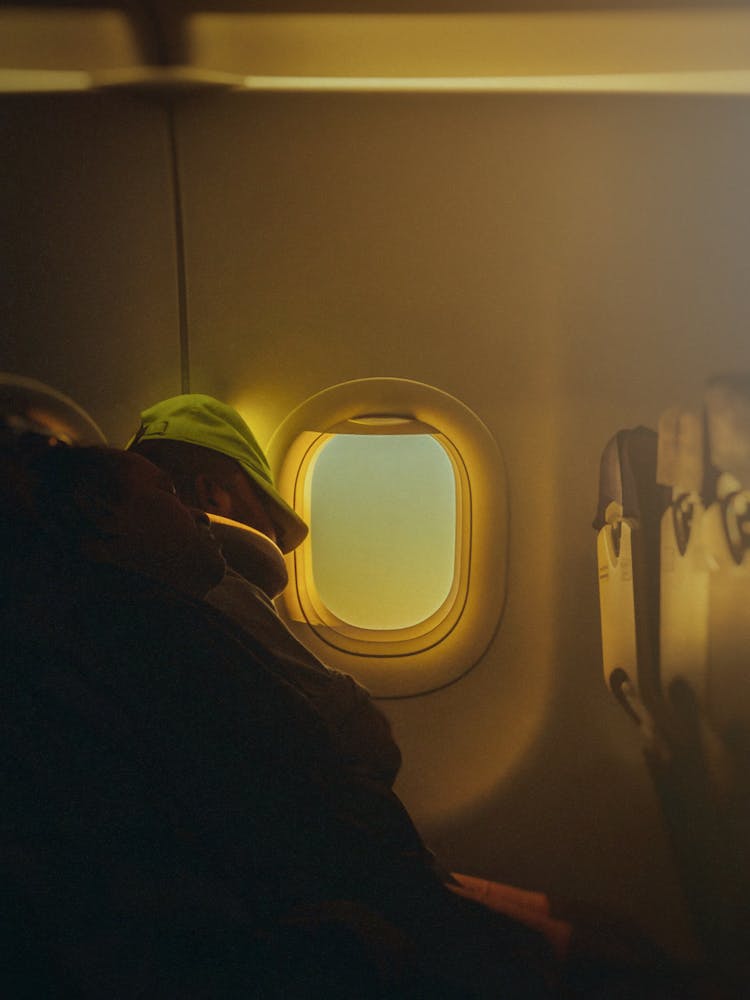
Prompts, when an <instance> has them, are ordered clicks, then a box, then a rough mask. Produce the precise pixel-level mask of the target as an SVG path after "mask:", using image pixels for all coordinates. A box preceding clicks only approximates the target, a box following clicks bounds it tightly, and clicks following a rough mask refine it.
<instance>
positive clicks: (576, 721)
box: [0, 94, 750, 946]
mask: <svg viewBox="0 0 750 1000" xmlns="http://www.w3.org/2000/svg"><path fill="white" fill-rule="evenodd" d="M0 118H1V120H2V134H3V144H4V149H5V150H6V151H7V150H9V149H10V150H12V157H11V158H10V163H9V164H8V163H7V161H8V157H7V156H6V164H7V165H6V168H5V169H6V170H8V171H9V174H10V178H11V180H10V183H8V181H7V179H6V181H4V184H3V186H2V190H0V199H1V200H2V212H3V219H9V220H10V221H9V223H4V226H3V229H4V232H3V241H2V243H3V250H2V253H3V255H4V257H6V256H7V257H8V258H9V259H10V262H11V263H10V265H8V264H7V263H6V262H5V260H4V261H3V264H4V270H5V275H6V278H5V279H4V280H7V276H8V274H10V276H11V282H12V284H11V290H10V293H9V294H8V293H6V294H5V298H4V301H5V303H6V308H5V312H6V315H5V318H4V333H3V346H2V355H1V357H0V362H1V363H0V367H3V368H10V369H16V370H22V371H24V372H25V373H26V374H28V375H32V376H35V377H38V378H42V379H45V380H47V381H50V382H52V383H53V384H55V385H56V386H57V387H59V388H60V389H62V390H64V391H65V392H68V393H69V394H71V395H72V396H74V397H75V398H76V399H77V400H78V401H79V402H80V403H81V404H82V405H84V406H85V407H87V408H89V409H90V410H91V412H92V414H93V416H94V417H95V418H96V419H97V421H98V422H99V423H100V424H101V425H102V427H103V428H104V430H105V432H107V433H108V434H109V435H110V436H111V439H112V440H113V441H115V442H122V441H124V440H125V438H126V437H127V435H128V434H129V432H130V431H131V430H132V427H133V425H134V422H135V420H136V417H137V410H138V409H139V407H140V406H141V405H145V404H148V403H151V402H153V401H154V400H155V399H157V398H159V397H161V396H164V395H168V394H172V393H174V392H178V391H179V390H180V364H181V357H180V336H179V333H180V328H179V310H178V282H177V274H176V267H175V245H176V244H175V230H174V218H173V214H172V208H173V193H174V192H173V187H172V178H171V174H170V161H169V147H168V136H169V130H168V125H167V116H166V112H165V111H164V110H163V108H162V107H161V106H160V105H158V104H155V103H154V104H152V103H149V102H148V101H146V100H140V99H135V98H124V97H116V96H86V95H82V96H78V97H67V98H64V97H42V96H39V97H34V98H23V99H18V98H7V97H6V98H3V99H2V103H1V104H0ZM175 123H176V136H177V143H178V158H179V166H180V182H181V189H182V205H183V213H184V214H183V222H184V236H185V246H186V275H187V285H186V291H187V300H186V301H187V313H186V315H185V319H186V321H187V328H188V330H189V363H190V364H189V373H190V380H191V386H192V388H193V389H194V390H196V391H206V392H210V393H214V394H216V395H219V396H221V397H223V398H225V399H227V400H228V401H230V402H233V403H234V404H235V405H237V406H238V407H239V408H240V409H241V410H242V412H243V413H244V415H245V416H246V417H247V418H248V420H249V421H250V422H251V423H252V424H253V425H254V426H255V427H256V428H257V431H258V435H259V437H260V439H261V440H263V441H267V440H268V439H269V438H270V436H271V434H272V432H273V430H274V429H275V427H276V426H277V425H278V424H279V423H281V421H282V420H283V419H284V418H285V416H286V415H287V414H288V413H289V412H290V411H291V410H292V409H293V408H294V407H295V406H296V405H297V404H299V403H300V402H302V401H303V400H304V399H306V398H308V397H309V396H311V395H312V394H314V393H315V392H318V391H319V390H321V389H323V388H325V387H327V386H330V385H333V384H336V383H339V382H343V381H346V380H349V379H356V378H363V377H368V376H373V375H389V376H397V377H402V378H410V379H415V380H418V381H423V382H427V383H429V384H431V385H434V386H436V387H438V388H440V389H442V390H444V391H446V392H449V393H451V394H452V395H454V396H456V397H457V398H458V399H460V400H462V401H463V402H465V403H466V404H467V405H468V406H470V407H471V408H472V409H473V410H474V411H475V412H476V413H477V414H478V415H479V416H480V418H481V419H482V420H483V421H484V422H485V423H486V425H487V426H488V428H489V429H490V431H491V433H492V434H493V436H494V437H495V438H496V440H497V442H498V443H499V445H500V447H501V449H502V452H503V455H504V457H505V460H506V463H507V469H508V481H509V490H510V519H511V520H510V525H511V527H510V554H509V566H508V572H509V576H508V598H507V605H506V609H505V614H504V617H503V622H502V627H501V629H500V631H499V632H498V634H497V635H496V637H495V639H494V641H493V643H492V644H491V645H490V647H489V649H488V651H487V653H486V655H485V656H484V658H483V659H482V661H481V662H480V663H479V664H478V665H477V666H476V667H475V668H474V669H473V670H472V671H471V672H470V673H469V674H468V675H467V676H466V677H464V678H463V679H462V680H461V681H460V682H458V683H457V684H454V685H453V686H451V687H448V688H446V689H444V690H442V691H439V692H436V693H434V694H430V695H427V696H424V697H417V698H413V699H405V700H401V701H391V702H388V703H386V704H385V708H386V711H387V712H388V714H389V715H390V717H391V718H392V720H393V724H394V727H395V730H396V734H397V736H398V739H399V741H400V743H401V745H402V747H403V751H404V760H405V763H404V768H403V774H402V776H401V778H400V779H399V791H400V793H401V794H402V796H403V798H404V799H405V801H406V802H407V804H408V806H409V807H410V809H411V810H412V812H413V814H414V816H415V818H416V819H417V821H418V822H419V824H420V825H421V827H422V829H423V830H424V831H425V833H426V834H427V836H428V838H429V839H430V841H431V843H432V844H433V846H434V847H435V848H436V849H437V850H438V851H439V852H440V853H442V854H443V855H444V856H445V857H446V859H447V860H448V862H449V863H450V864H451V865H453V866H454V867H455V868H457V869H459V870H464V871H467V872H475V873H477V874H482V875H487V876H490V877H495V878H499V879H503V880H507V881H513V882H516V883H519V884H524V885H527V886H529V887H532V888H542V889H546V890H548V891H551V892H553V893H561V894H565V895H568V896H574V897H577V898H583V899H586V900H590V901H596V902H599V903H602V904H604V905H607V906H610V907H613V908H615V909H616V910H620V911H623V912H625V913H629V914H631V915H632V916H635V918H636V919H637V920H639V921H640V922H641V923H642V924H643V925H644V926H646V927H647V929H649V930H651V931H653V932H654V933H655V934H656V935H657V936H658V937H659V938H660V939H661V940H662V941H665V942H667V943H671V944H673V945H675V946H679V944H680V942H681V940H682V938H681V935H682V934H683V931H684V922H683V921H682V917H681V903H680V897H679V892H678V890H677V887H676V884H675V879H674V873H673V868H672V866H671V861H670V858H669V851H668V846H667V844H666V838H665V835H664V833H663V828H662V824H661V819H660V816H659V813H658V808H657V805H656V802H655V799H654V795H653V793H652V791H651V788H650V785H649V782H648V778H647V775H646V771H645V768H644V765H643V762H642V759H641V756H640V751H639V747H638V738H637V735H636V733H635V732H634V730H633V729H632V728H631V725H630V723H629V721H628V719H627V718H626V717H625V715H624V713H622V711H621V710H620V709H619V708H618V706H617V705H616V703H615V701H614V700H613V699H612V698H611V696H610V695H609V694H608V692H607V691H606V690H605V688H604V685H603V684H602V682H601V677H600V673H601V667H600V646H599V624H598V606H597V595H596V562H595V551H594V533H593V530H592V528H591V519H592V517H593V513H594V508H595V500H596V497H595V490H596V484H597V470H598V462H599V454H600V451H601V448H602V446H603V445H604V443H605V442H606V440H607V439H608V437H609V436H610V435H611V434H612V433H613V432H614V431H615V430H616V429H618V428H620V427H623V426H631V425H633V424H636V423H650V424H651V425H652V426H655V424H656V421H657V418H658V416H659V413H660V412H661V410H662V409H663V408H664V406H665V404H666V403H673V402H675V401H677V400H679V399H681V398H683V397H685V398H690V397H692V396H694V395H695V394H696V393H697V392H698V390H699V388H700V386H701V385H702V381H703V379H704V377H705V376H706V375H707V374H709V373H711V372H714V371H718V370H722V369H724V370H732V369H739V368H741V367H745V368H747V367H748V365H750V340H749V339H748V337H747V328H748V311H750V300H749V299H748V296H747V291H746V289H747V273H746V272H747V246H746V243H747V233H748V231H750V229H749V223H750V203H748V199H747V198H746V196H745V189H746V181H747V175H748V159H749V158H750V157H749V154H750V119H749V118H748V114H747V102H746V100H745V99H730V98H711V99H708V98H700V97H691V98H686V97H677V96H670V97H644V96H638V97H629V96H624V95H620V96H611V97H604V96H595V95H586V96H571V95H567V96H564V95H557V96H555V95H535V96H534V95H520V94H517V95H512V94H495V95H468V94H467V95H450V94H446V95H426V94H422V95H420V94H412V95H396V94H381V95H376V94H369V95H365V94H360V95H355V94H348V95H347V94H330V95H323V94H320V95H315V94H298V95H295V94H286V95H274V94H222V95H208V96H204V97H196V98H190V99H186V100H185V101H184V102H183V103H181V104H179V105H178V106H177V109H176V118H175ZM11 265H12V266H11ZM8 268H10V270H8Z"/></svg>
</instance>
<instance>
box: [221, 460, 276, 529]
mask: <svg viewBox="0 0 750 1000" xmlns="http://www.w3.org/2000/svg"><path fill="white" fill-rule="evenodd" d="M227 493H228V495H229V500H230V504H231V507H230V510H229V513H228V514H227V515H226V516H227V517H231V518H232V519H233V520H234V521H241V522H242V524H247V525H249V526H250V527H251V528H255V530H256V531H260V532H262V533H263V534H264V535H266V536H267V537H268V538H270V539H271V541H273V542H278V538H277V537H276V528H275V527H274V523H273V521H272V520H271V517H270V515H269V513H268V509H267V502H266V500H265V498H264V495H263V493H262V491H261V489H260V487H259V486H256V485H255V484H254V483H252V482H251V481H250V479H249V478H248V477H247V476H246V475H245V473H244V472H237V473H236V475H234V476H233V477H232V480H231V482H230V483H228V484H227Z"/></svg>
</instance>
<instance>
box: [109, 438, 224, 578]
mask: <svg viewBox="0 0 750 1000" xmlns="http://www.w3.org/2000/svg"><path fill="white" fill-rule="evenodd" d="M121 483H122V499H121V502H120V503H119V504H118V505H116V506H114V507H113V508H112V509H111V510H110V512H109V519H110V522H111V524H110V538H109V539H108V543H107V544H110V545H111V550H110V554H111V555H112V557H113V559H112V561H115V562H118V563H120V564H121V565H124V566H127V567H128V568H130V569H135V570H137V571H138V572H142V573H145V574H146V575H148V576H153V577H155V578H156V579H159V580H162V581H163V582H164V583H167V584H169V585H171V586H173V587H175V588H176V589H178V590H181V591H183V592H185V593H188V594H191V595H193V596H196V597H202V596H203V595H204V594H206V593H207V591H208V590H210V588H211V587H213V586H214V585H215V584H217V583H218V582H219V580H221V578H222V577H223V575H224V570H225V568H226V565H225V563H224V558H223V556H222V554H221V550H220V548H219V546H218V544H217V542H216V540H215V539H214V537H213V535H212V534H211V530H210V527H209V522H208V518H207V516H206V514H205V513H204V512H203V511H200V510H195V509H193V508H189V507H186V506H185V505H184V504H183V503H182V502H181V501H180V500H178V498H177V496H176V495H175V492H174V486H173V485H172V482H171V480H170V478H169V476H168V475H167V474H166V473H165V472H163V471H162V470H161V469H159V468H157V466H155V465H153V464H152V463H151V462H149V461H148V459H145V458H143V457H142V456H141V455H137V454H135V452H123V453H122V472H121Z"/></svg>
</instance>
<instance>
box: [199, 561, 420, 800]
mask: <svg viewBox="0 0 750 1000" xmlns="http://www.w3.org/2000/svg"><path fill="white" fill-rule="evenodd" d="M206 601H207V602H208V603H209V604H211V605H212V606H213V607H214V608H217V609H218V610H219V611H221V612H222V613H223V614H224V615H226V616H227V617H228V618H230V619H232V621H234V623H235V624H236V625H239V626H240V627H241V629H242V631H243V632H244V633H245V634H246V635H248V636H249V637H250V638H251V639H252V640H253V641H254V642H255V643H257V644H259V645H260V646H261V647H262V650H263V652H264V654H265V655H263V656H262V658H263V661H264V663H265V664H266V666H267V667H268V669H269V670H271V671H272V672H273V673H275V674H277V675H278V676H280V677H282V678H283V679H284V680H285V681H287V682H288V683H290V684H292V685H293V686H294V687H295V688H296V689H297V690H298V691H299V692H300V693H302V694H303V695H305V697H306V698H307V699H308V701H309V702H310V704H311V705H312V706H313V708H314V709H315V711H316V712H317V714H318V715H319V716H320V718H321V719H322V720H323V721H324V722H325V724H326V727H327V729H328V731H329V733H330V735H331V737H332V739H333V741H334V744H335V746H336V749H337V751H338V752H339V753H340V754H341V756H342V759H343V761H344V762H345V763H346V765H347V766H348V767H350V768H351V769H352V770H354V771H356V772H357V773H359V774H361V775H363V776H364V777H367V778H372V779H374V780H377V781H384V782H385V783H386V784H387V785H388V786H389V787H390V786H392V784H393V782H394V780H395V778H396V775H397V774H398V771H399V768H400V767H401V751H400V750H399V748H398V745H397V744H396V741H395V740H394V738H393V734H392V732H391V725H390V723H389V721H388V719H387V718H386V717H385V715H384V714H383V713H382V712H381V711H380V709H379V708H378V707H377V706H376V705H375V703H374V702H373V700H372V696H371V695H370V693H369V691H367V689H366V688H364V687H363V686H362V685H361V684H359V683H357V681H355V680H354V678H353V677H350V676H349V675H348V674H345V673H342V672H341V671H338V670H332V669H331V668H329V667H326V666H325V664H323V663H321V661H320V660H319V659H318V658H317V657H316V656H315V655H314V654H313V653H311V652H310V650H309V649H307V648H306V647H305V646H303V645H302V643H301V642H299V641H298V640H297V639H296V638H295V637H294V636H293V635H292V633H291V632H290V631H289V629H288V628H287V627H286V625H285V624H284V623H283V622H282V620H281V619H280V618H279V616H278V615H277V613H276V611H275V609H274V608H273V605H272V604H271V602H270V601H269V600H268V599H267V598H266V596H265V595H264V594H263V592H262V591H260V590H259V589H258V588H257V587H256V586H254V585H253V584H252V583H250V582H249V581H248V580H246V579H245V578H244V577H242V576H240V574H239V573H236V572H235V571H233V570H228V571H227V574H226V576H225V577H224V579H223V580H222V581H221V583H220V584H219V585H218V586H216V587H214V588H213V589H212V590H210V591H209V592H208V594H207V595H206Z"/></svg>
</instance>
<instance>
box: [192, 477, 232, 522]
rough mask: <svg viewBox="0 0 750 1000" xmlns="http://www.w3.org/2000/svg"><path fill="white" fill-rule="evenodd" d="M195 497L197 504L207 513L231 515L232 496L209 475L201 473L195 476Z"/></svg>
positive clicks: (223, 515) (222, 515)
mask: <svg viewBox="0 0 750 1000" xmlns="http://www.w3.org/2000/svg"><path fill="white" fill-rule="evenodd" d="M195 497H196V500H197V501H198V506H199V507H202V508H203V510H205V511H208V513H209V514H219V515H220V516H221V517H231V515H232V498H231V496H230V494H229V492H228V491H227V490H226V489H225V488H224V487H223V486H222V485H221V483H218V482H217V481H216V480H215V479H212V478H211V476H204V475H203V474H202V473H201V474H200V475H198V476H196V477H195Z"/></svg>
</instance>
